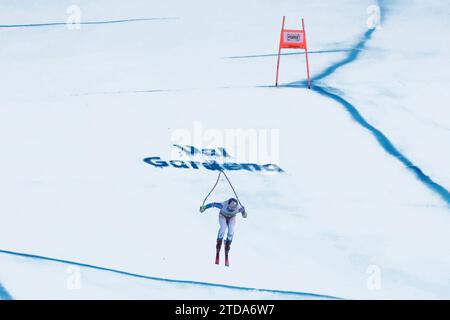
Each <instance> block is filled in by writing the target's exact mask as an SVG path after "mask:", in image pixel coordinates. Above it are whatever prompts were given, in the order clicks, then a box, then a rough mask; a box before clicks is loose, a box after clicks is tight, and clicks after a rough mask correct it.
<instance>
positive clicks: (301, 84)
mask: <svg viewBox="0 0 450 320" xmlns="http://www.w3.org/2000/svg"><path fill="white" fill-rule="evenodd" d="M378 4H379V6H380V11H381V21H383V17H384V14H385V12H386V7H385V5H384V1H382V0H379V1H378ZM375 30H376V29H369V30H367V31H366V32H365V33H364V35H363V36H362V37H361V40H360V41H358V43H357V44H356V45H355V46H354V47H353V48H352V49H351V50H350V51H349V54H348V55H347V56H346V57H345V58H344V59H342V60H341V61H338V62H336V63H334V64H332V65H331V66H329V67H328V68H326V69H325V70H324V71H322V72H321V73H319V74H318V75H316V76H314V77H312V78H311V89H312V90H313V91H315V92H317V93H318V94H320V95H322V96H325V97H328V98H330V99H332V100H334V101H336V102H337V103H339V104H340V105H342V106H343V107H344V108H345V110H346V111H347V112H348V113H349V114H350V116H351V117H352V119H353V120H354V121H355V122H356V123H358V124H359V125H360V126H362V127H363V128H365V129H367V130H369V131H370V133H371V134H372V135H373V136H374V137H375V139H376V140H377V141H378V143H379V144H380V146H381V147H382V148H383V149H384V151H385V152H387V153H388V154H390V155H391V156H393V157H394V158H396V159H397V160H399V161H400V162H401V163H402V164H403V165H404V166H405V167H406V168H407V169H408V170H409V171H411V172H412V173H413V174H414V175H415V176H416V178H417V179H418V180H419V181H421V182H422V183H423V184H424V185H425V186H426V187H428V188H429V189H430V190H431V191H433V192H434V193H436V194H438V195H439V196H440V197H441V199H443V200H444V201H445V202H446V203H447V206H448V207H450V192H449V191H448V190H447V189H446V188H445V187H443V186H442V185H440V184H438V183H436V182H435V181H433V179H431V178H430V177H429V176H428V175H427V174H425V173H424V172H423V170H422V169H420V168H419V167H418V166H416V165H415V164H414V163H413V162H412V161H411V160H409V159H408V158H407V157H406V156H405V155H404V154H402V153H401V152H400V151H398V149H397V148H396V147H395V146H394V144H393V143H392V142H391V141H390V140H389V139H388V138H387V137H386V135H385V134H383V133H382V132H381V131H380V130H379V129H377V128H375V127H374V126H372V125H371V124H370V123H369V122H368V121H367V120H366V119H365V118H364V117H363V116H362V115H361V113H360V112H359V111H358V109H357V108H356V107H355V106H354V105H352V104H351V103H350V102H349V101H347V100H345V99H344V98H343V97H342V95H339V94H337V93H336V89H334V88H331V87H327V86H324V85H314V84H313V83H314V82H316V81H318V80H322V79H324V78H326V77H328V76H330V75H331V74H333V73H334V72H335V71H336V70H338V69H339V68H341V67H343V66H345V65H347V64H350V63H352V62H354V61H355V60H356V59H357V58H358V56H359V54H360V53H361V52H362V51H363V50H364V48H365V45H366V43H367V42H368V41H369V40H370V38H371V37H372V34H373V33H374V32H375ZM307 85H308V83H307V81H306V80H302V81H296V82H292V83H289V84H286V85H282V87H293V88H306V87H307Z"/></svg>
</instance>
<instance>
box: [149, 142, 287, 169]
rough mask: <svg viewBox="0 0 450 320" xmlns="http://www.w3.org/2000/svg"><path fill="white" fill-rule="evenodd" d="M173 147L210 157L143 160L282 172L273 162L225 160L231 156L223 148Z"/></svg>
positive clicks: (189, 166)
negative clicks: (194, 159) (198, 159)
mask: <svg viewBox="0 0 450 320" xmlns="http://www.w3.org/2000/svg"><path fill="white" fill-rule="evenodd" d="M174 147H176V148H178V149H179V150H180V152H182V153H183V154H184V155H185V156H188V157H190V158H194V157H198V156H202V157H204V158H205V157H206V158H211V159H208V160H206V161H193V160H179V159H177V160H168V161H166V160H163V159H161V157H147V158H145V159H144V162H146V163H148V164H150V165H152V166H154V167H155V168H167V167H172V168H177V169H200V168H204V169H207V170H212V171H214V170H217V171H221V170H247V171H266V172H280V173H281V172H284V170H283V169H281V168H280V167H279V166H278V165H277V164H274V163H266V164H258V163H237V162H231V161H229V162H228V161H227V159H229V158H231V156H230V155H229V153H228V152H227V151H226V149H225V148H215V149H198V148H196V147H194V146H184V147H183V146H180V145H177V144H174ZM218 158H221V159H222V160H224V161H223V162H222V161H221V163H219V162H217V160H214V159H218Z"/></svg>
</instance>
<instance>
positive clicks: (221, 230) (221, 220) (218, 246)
mask: <svg viewBox="0 0 450 320" xmlns="http://www.w3.org/2000/svg"><path fill="white" fill-rule="evenodd" d="M219 225H220V228H219V232H218V234H217V243H216V264H219V255H220V249H221V247H222V240H223V237H224V235H225V231H226V230H227V222H226V219H225V217H224V216H222V215H221V214H219Z"/></svg>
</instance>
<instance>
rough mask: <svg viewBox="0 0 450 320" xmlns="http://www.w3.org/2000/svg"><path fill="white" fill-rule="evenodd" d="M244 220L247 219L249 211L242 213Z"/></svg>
mask: <svg viewBox="0 0 450 320" xmlns="http://www.w3.org/2000/svg"><path fill="white" fill-rule="evenodd" d="M242 218H247V211H245V210H244V211H242Z"/></svg>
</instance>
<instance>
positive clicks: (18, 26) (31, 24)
mask: <svg viewBox="0 0 450 320" xmlns="http://www.w3.org/2000/svg"><path fill="white" fill-rule="evenodd" d="M175 19H178V18H177V17H160V18H131V19H120V20H104V21H85V22H84V21H81V22H80V23H79V24H80V25H96V24H115V23H127V22H140V21H156V20H175ZM72 24H74V23H67V22H47V23H24V24H1V25H0V28H3V29H5V28H36V27H54V26H65V25H72Z"/></svg>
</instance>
